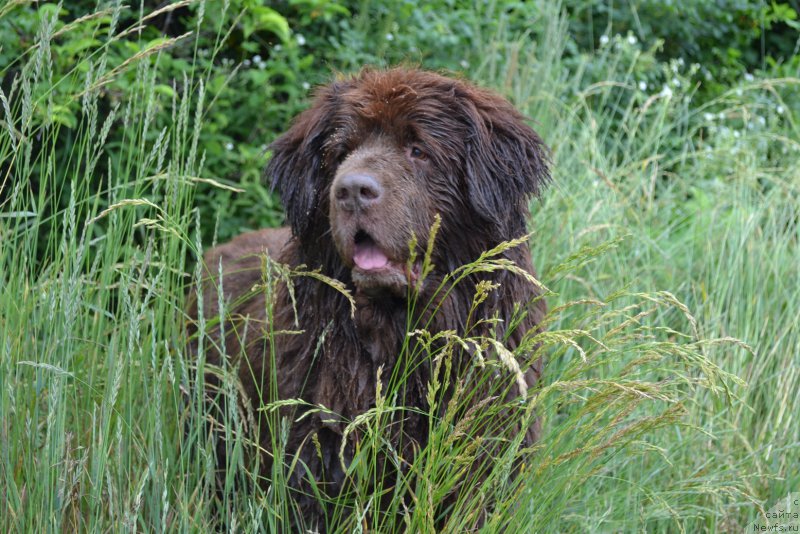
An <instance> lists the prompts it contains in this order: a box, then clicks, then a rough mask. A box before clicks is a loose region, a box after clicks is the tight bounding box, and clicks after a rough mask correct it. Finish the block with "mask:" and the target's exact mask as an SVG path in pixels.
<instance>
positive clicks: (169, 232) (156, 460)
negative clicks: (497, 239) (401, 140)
mask: <svg viewBox="0 0 800 534" xmlns="http://www.w3.org/2000/svg"><path fill="white" fill-rule="evenodd" d="M487 9H489V10H491V9H492V8H491V7H490V8H487ZM485 15H486V16H495V15H497V13H493V12H491V11H490V12H487V13H486V14H485ZM536 24H537V28H540V29H539V30H537V32H538V33H537V37H538V39H537V40H536V41H535V42H532V41H531V40H530V39H523V38H521V37H520V36H515V35H508V34H507V33H506V32H505V30H504V29H503V28H504V27H503V25H502V24H500V25H499V30H498V31H497V33H496V34H494V35H490V36H484V37H483V38H482V39H483V40H482V41H481V42H478V43H476V44H475V49H476V50H479V51H481V54H480V55H479V56H477V57H480V58H483V61H481V62H474V65H475V66H474V69H473V72H472V73H471V77H472V78H473V79H474V80H476V81H478V82H481V83H483V84H486V85H488V86H492V87H495V88H497V89H498V90H499V91H501V92H503V93H504V94H506V95H508V96H509V97H510V98H511V99H512V100H513V101H514V102H515V103H516V104H517V105H518V106H519V107H520V108H521V109H522V110H523V111H525V112H526V113H527V114H528V115H530V116H532V117H534V118H535V119H536V121H537V123H538V124H537V130H538V131H539V132H540V133H541V134H542V136H543V137H544V139H545V140H546V141H547V142H548V144H549V145H550V146H551V147H552V149H553V162H554V185H553V187H552V188H551V189H550V190H549V191H547V192H546V194H545V198H544V199H543V200H542V201H535V202H533V203H532V205H531V209H532V221H533V222H532V229H533V230H534V235H533V237H532V238H531V246H532V250H533V254H534V259H535V264H536V265H537V267H538V268H539V274H540V279H541V280H542V282H543V283H544V284H545V285H546V286H547V287H548V288H549V289H550V290H551V291H552V292H553V294H551V295H549V296H548V303H549V305H550V308H551V313H550V315H549V316H548V320H547V321H548V323H547V326H548V329H547V331H546V332H545V333H543V334H541V335H540V336H539V337H538V338H536V339H534V340H531V341H532V342H533V341H536V342H540V343H542V345H543V348H542V350H543V351H544V353H545V354H546V356H547V359H548V363H547V367H546V369H545V379H544V381H543V383H542V385H541V389H539V390H538V395H537V396H536V397H534V398H533V400H530V401H529V402H528V403H527V404H526V405H524V406H523V407H522V408H524V409H521V408H519V407H518V408H517V409H516V412H518V413H519V417H521V418H525V417H530V416H531V410H532V409H533V408H535V409H536V410H537V411H538V413H539V414H541V415H542V416H543V419H544V435H543V438H542V440H541V441H540V442H539V443H538V444H537V445H536V446H535V447H534V448H533V449H532V450H530V451H518V450H517V445H518V444H517V445H515V444H514V443H511V444H509V445H508V446H507V447H504V448H503V451H502V453H501V454H498V458H497V459H496V460H497V461H496V462H494V463H492V464H490V465H489V466H488V469H489V475H488V478H487V481H486V482H484V483H483V484H481V485H480V487H478V484H477V482H476V481H474V480H471V479H470V478H469V476H468V475H465V474H464V473H463V470H462V467H463V466H464V465H465V464H466V463H469V462H470V461H471V459H472V458H476V457H477V456H475V455H476V452H475V450H474V447H471V446H470V443H469V440H457V439H454V436H456V437H457V436H458V435H460V434H458V432H463V434H464V435H468V434H469V432H470V430H471V429H474V428H475V426H474V425H480V424H481V422H482V421H483V422H485V421H486V420H490V419H491V418H492V416H493V415H496V414H497V413H499V411H500V410H508V409H511V408H510V407H509V406H502V405H501V404H502V403H494V404H489V405H487V406H485V410H484V411H483V412H482V413H481V414H480V416H479V417H475V418H473V419H468V420H467V421H466V422H464V423H462V426H461V427H459V426H458V425H459V423H454V424H455V425H456V426H455V427H453V426H451V425H450V424H449V423H450V422H449V421H448V420H447V418H446V417H445V420H444V421H442V422H441V423H440V424H438V425H436V426H435V427H434V428H433V429H432V431H431V442H430V445H429V447H428V448H427V449H426V450H424V451H423V452H422V454H421V455H420V457H419V459H418V460H417V461H416V462H415V464H414V466H413V468H412V470H411V473H412V476H408V477H407V478H406V479H404V480H403V481H402V483H401V484H397V485H394V486H392V487H388V486H387V488H386V489H387V491H393V492H394V493H393V495H392V503H393V506H394V507H395V508H394V509H395V510H397V512H398V513H397V514H396V515H392V516H375V515H373V514H372V512H371V510H373V506H374V503H372V502H371V500H370V499H371V496H372V493H373V489H371V488H370V483H371V482H373V481H374V479H375V457H376V456H375V454H376V451H378V450H386V444H385V442H384V441H383V440H382V439H381V438H382V437H383V434H382V429H383V428H385V426H386V421H388V420H390V419H391V418H392V417H393V416H394V414H395V412H396V411H397V410H398V409H399V408H398V407H396V406H394V405H393V404H392V402H393V401H392V396H391V395H390V394H387V392H383V393H384V394H383V396H381V399H382V402H381V403H379V405H378V406H377V407H376V409H375V410H374V411H372V412H370V413H368V414H366V415H365V416H364V417H363V418H362V419H361V420H359V421H357V422H354V428H355V425H357V426H358V427H359V429H360V431H361V432H363V435H364V436H365V440H364V444H363V447H362V449H361V450H360V451H359V460H361V461H358V462H354V463H353V467H352V470H351V476H352V477H353V479H354V480H355V483H354V486H355V488H356V491H355V492H354V495H353V496H350V497H348V498H347V499H342V501H341V502H338V503H330V508H331V521H332V523H331V525H330V526H331V527H332V528H341V529H346V530H348V531H349V530H359V529H361V528H367V529H369V530H379V531H395V530H397V531H402V530H404V529H408V530H410V531H430V530H431V528H432V525H433V523H434V522H435V520H436V518H435V516H434V514H435V513H436V510H435V506H434V503H435V502H436V500H437V499H439V498H440V497H441V496H442V495H445V494H447V493H448V492H450V491H451V489H452V488H453V487H454V486H455V485H459V484H460V485H461V487H462V491H460V492H459V498H458V499H457V500H456V503H455V507H456V510H457V513H453V514H452V515H451V517H450V519H449V521H448V522H446V524H445V530H446V531H450V532H459V531H462V530H463V529H464V528H465V527H467V526H469V524H470V522H471V521H473V519H474V518H473V517H472V516H470V513H471V512H473V511H475V510H476V509H479V508H481V507H484V506H486V505H487V503H488V504H491V506H492V509H493V510H494V512H493V513H492V515H490V516H489V518H488V520H487V523H486V526H485V530H486V531H487V532H507V531H510V530H511V529H516V530H519V531H526V532H527V531H554V532H558V531H566V530H568V529H576V530H579V531H637V530H643V529H644V530H649V531H650V530H652V531H689V532H693V531H698V530H707V531H712V532H716V531H728V530H737V529H739V528H744V527H745V526H746V525H747V524H748V523H749V522H750V521H752V520H754V519H755V518H756V514H757V512H758V510H759V506H761V505H763V506H764V508H768V507H770V506H771V505H772V503H773V502H774V501H775V500H777V499H778V498H781V497H784V496H785V495H786V494H788V493H789V492H790V491H796V490H797V489H798V488H800V472H798V470H797V465H798V463H800V424H798V420H797V418H798V414H800V395H798V392H799V391H800V356H798V355H799V354H800V324H798V323H800V319H798V317H800V304H798V303H800V290H799V289H798V283H797V281H798V278H800V276H799V275H800V273H799V272H798V269H799V268H798V266H800V249H799V248H798V237H800V230H799V228H800V226H799V225H798V220H799V219H800V209H799V208H800V204H799V203H798V199H799V198H800V196H799V195H800V191H798V188H799V186H800V174H798V172H799V171H798V169H800V132H799V131H798V125H797V124H796V122H795V119H794V118H793V117H792V116H791V115H790V113H789V112H788V111H786V110H788V109H789V107H788V106H786V105H783V106H782V108H783V111H782V112H781V110H780V109H779V106H781V104H782V102H781V100H780V99H781V95H782V94H783V92H782V91H783V89H784V88H786V87H787V86H796V85H797V84H798V83H800V80H796V79H781V80H769V79H755V80H753V81H750V82H743V84H742V85H741V86H740V87H737V88H732V89H731V91H730V92H729V93H726V94H724V95H722V96H720V97H719V98H718V99H716V100H714V101H712V102H708V103H704V104H697V103H695V102H694V101H693V99H692V91H691V89H686V88H687V87H691V86H689V85H687V84H683V85H682V86H681V87H680V88H679V87H673V88H672V91H671V93H670V94H668V93H667V92H659V91H653V90H651V91H649V92H647V93H646V92H643V91H641V90H640V89H639V88H638V86H637V80H636V77H635V75H634V74H633V73H634V72H635V71H636V66H637V62H639V61H645V60H646V59H647V58H646V57H644V56H640V55H637V54H629V53H627V52H626V50H624V48H615V47H613V46H609V47H606V48H603V49H600V50H598V51H597V52H596V53H594V54H592V55H591V56H588V57H583V58H581V57H577V58H576V57H574V56H572V55H570V54H568V53H566V52H565V51H564V49H565V42H566V39H565V35H564V33H563V32H564V27H565V25H564V20H563V18H562V16H561V15H560V14H559V12H558V10H557V9H556V8H552V9H551V11H548V12H546V13H545V14H544V18H543V20H541V21H537V22H536ZM48 35H49V34H48V32H47V31H46V30H43V31H42V35H41V39H40V41H39V43H37V44H36V45H34V46H32V47H31V49H30V51H29V52H28V53H27V54H26V55H24V56H23V57H21V58H20V59H19V60H18V62H16V63H15V64H14V65H12V66H10V67H8V68H7V69H11V68H14V69H18V70H17V80H18V81H17V82H16V83H15V84H14V85H13V89H12V90H11V91H7V92H5V93H3V95H2V98H0V101H1V102H2V110H1V111H0V126H2V128H0V162H2V163H0V172H2V175H0V496H2V500H0V530H2V531H4V532H41V531H59V530H60V531H73V530H80V531H107V530H110V531H117V530H122V529H126V530H137V531H139V530H142V531H205V530H208V529H209V528H211V527H212V526H213V525H214V524H215V522H216V521H221V522H222V523H223V524H224V528H225V530H232V531H236V530H245V531H250V530H253V531H256V530H259V529H261V530H265V531H274V530H275V529H277V528H280V525H281V523H280V521H281V517H282V516H286V515H287V514H288V515H291V514H292V513H293V512H292V509H291V506H290V504H289V503H288V501H287V499H286V488H285V485H283V484H282V483H281V481H282V480H284V478H283V477H285V474H286V473H285V471H284V470H283V469H276V470H275V473H274V480H273V482H274V483H273V484H272V485H271V486H270V487H269V488H267V489H265V490H262V489H258V488H256V487H253V488H251V489H250V491H243V489H238V490H234V489H232V488H229V490H228V491H226V492H225V494H224V495H223V503H222V505H221V507H220V506H218V505H215V504H214V499H215V498H216V494H215V490H214V477H213V475H212V469H213V465H212V454H211V443H209V442H208V441H207V440H206V439H205V438H204V436H203V432H201V430H202V420H203V417H204V414H203V410H204V408H203V407H202V404H201V403H199V402H190V403H189V405H188V407H186V406H185V405H184V400H183V398H184V397H183V392H182V391H192V393H190V395H193V397H192V398H194V399H199V395H198V392H197V391H196V390H193V389H192V384H193V383H194V381H195V376H196V373H197V372H198V370H197V365H196V364H197V362H195V361H190V360H189V359H188V358H187V355H186V353H185V346H184V343H185V338H184V334H183V330H182V328H183V326H182V324H183V318H184V317H183V311H182V310H183V307H184V300H185V292H186V290H187V288H188V287H189V284H190V283H191V281H192V280H193V279H194V278H195V274H194V270H193V269H194V268H193V265H194V262H195V259H196V258H197V257H198V255H199V254H200V250H201V248H202V246H201V243H200V238H199V237H198V236H199V235H200V231H199V229H200V227H201V225H214V224H216V223H215V222H214V215H213V214H209V213H199V212H198V211H197V210H196V209H195V208H193V206H194V201H193V199H194V196H195V190H196V188H197V187H198V186H199V185H200V184H202V185H204V186H206V187H212V186H209V185H208V184H207V183H203V182H200V181H198V178H216V177H215V176H214V175H213V169H205V168H204V165H203V155H202V154H198V151H197V148H196V146H197V145H196V143H197V141H196V139H197V135H198V134H199V132H200V131H201V129H202V127H203V117H204V113H205V112H207V110H208V108H209V106H213V102H210V99H207V98H205V96H204V92H205V89H204V88H205V87H208V80H206V79H204V76H206V74H205V73H203V72H194V71H190V72H187V77H186V79H185V80H184V81H182V82H180V83H178V86H177V91H176V94H175V96H174V98H170V97H167V96H164V95H163V94H159V93H158V92H157V91H156V90H155V87H154V85H153V83H152V81H151V76H152V73H153V62H154V61H156V58H157V55H158V52H157V51H153V52H152V53H150V54H147V55H146V56H145V57H143V58H140V59H138V60H137V61H135V62H133V63H132V64H130V65H127V66H126V68H130V69H136V72H137V76H136V83H135V84H134V85H133V86H131V87H130V88H129V92H128V93H126V94H124V95H122V96H121V97H120V100H119V106H118V107H113V108H112V109H111V110H109V109H108V108H107V106H104V105H103V106H101V105H100V103H101V98H100V97H101V93H100V90H101V88H100V87H95V86H97V85H98V82H100V81H102V80H103V77H104V76H107V75H109V74H110V73H112V72H114V69H115V68H118V67H119V65H112V64H106V63H105V62H104V60H103V58H104V57H105V56H104V54H105V50H106V49H105V47H104V45H102V44H100V45H97V46H96V47H94V48H90V49H88V50H87V60H88V61H91V64H92V65H93V69H92V71H91V73H90V76H91V78H90V79H89V81H88V82H86V83H84V80H85V79H86V78H85V77H86V74H85V72H83V70H82V69H78V68H76V69H75V70H74V71H72V72H70V73H69V74H68V79H66V80H59V79H53V78H52V73H51V72H50V71H49V70H48V65H49V63H48V58H49V56H48V53H49V52H48V51H49V47H48V40H49V37H48ZM112 35H113V33H112ZM189 38H190V39H191V37H189ZM103 39H105V37H103ZM112 39H113V37H112ZM101 41H102V39H101ZM5 72H9V71H8V70H6V71H4V73H5ZM59 83H72V84H74V85H76V86H77V87H79V88H80V89H79V90H78V91H76V97H78V95H77V94H78V93H83V94H82V95H80V98H82V99H83V104H82V115H81V117H80V118H79V120H78V123H77V124H76V125H75V126H74V127H73V128H71V129H70V130H69V131H67V129H66V127H65V126H60V125H59V124H60V123H58V122H50V123H48V122H46V121H45V122H44V123H42V122H41V120H38V119H37V117H42V116H47V113H54V111H53V109H52V106H53V103H52V102H50V99H49V95H50V94H51V93H50V90H49V88H51V87H53V85H54V84H59ZM84 88H85V89H84ZM4 90H6V89H5V88H4ZM48 106H49V111H48ZM157 106H159V107H165V108H168V109H171V110H172V117H173V120H172V121H170V122H169V124H166V125H155V124H153V121H152V118H153V116H154V109H155V107H157ZM42 114H44V115H42ZM759 117H762V118H763V124H762V122H761V120H760V119H759ZM106 124H108V125H109V126H110V125H112V124H113V125H115V126H116V127H119V126H122V127H123V129H122V131H123V132H124V135H123V136H122V138H121V142H119V143H117V144H115V145H114V146H109V145H108V143H107V141H106V139H105V135H104V131H106V129H105V127H104V125H106ZM749 124H752V126H750V127H748V125H749ZM734 132H738V133H734ZM64 139H69V140H70V145H69V146H70V149H69V150H68V151H67V152H66V155H64V154H65V153H64V152H62V151H57V150H56V148H57V147H60V146H61V145H60V143H63V142H64ZM112 153H113V154H114V157H110V156H109V154H112ZM98 173H100V174H101V175H102V177H103V179H102V184H103V185H102V187H101V188H99V189H97V188H94V187H91V186H90V185H89V184H90V183H94V182H92V181H90V180H89V177H90V176H96V175H97V174H98ZM220 187H223V186H221V185H220ZM239 202H245V203H246V202H247V201H246V200H245V201H241V200H240V201H239ZM258 202H259V199H253V200H252V201H251V202H250V205H251V206H257V205H258ZM514 237H516V236H514ZM207 245H208V244H207V243H206V246H207ZM434 334H435V333H434ZM420 335H423V334H420ZM451 342H452V343H457V342H458V340H457V339H456V338H453V339H452V340H451ZM487 355H489V353H487ZM487 359H488V361H489V364H490V365H491V364H492V363H493V359H492V358H491V357H488V358H487ZM494 365H498V364H497V362H494ZM201 369H202V365H201ZM499 369H501V371H502V370H503V367H502V366H500V367H499ZM226 387H234V384H232V383H230V382H228V383H227V384H226ZM389 393H391V392H389ZM467 396H468V393H467ZM458 408H459V407H458V405H457V404H454V405H453V407H452V410H453V412H452V413H455V412H457V411H458ZM445 413H446V414H447V413H450V412H448V411H447V410H445ZM228 415H229V417H228V421H227V422H228V423H229V426H230V428H231V431H232V432H233V431H234V430H235V423H236V421H235V418H236V417H239V416H240V414H236V413H230V414H228ZM275 424H276V425H277V426H280V425H285V424H287V423H286V422H285V421H280V420H279V419H276V420H275ZM471 425H473V426H471ZM184 428H189V429H190V432H189V433H188V434H187V435H185V434H184ZM454 428H455V429H456V430H458V432H454ZM279 438H280V437H279V436H278V438H277V439H279ZM231 443H232V445H231V446H233V447H242V446H245V445H246V443H245V442H244V440H242V439H238V440H232V442H231ZM240 453H241V450H239V449H237V454H240ZM520 458H522V459H524V460H523V461H524V466H523V467H521V474H520V475H519V476H516V477H512V476H510V473H511V470H512V469H511V466H512V465H514V463H515V461H516V460H519V459H520ZM515 459H516V460H515ZM287 461H291V459H287ZM229 471H230V474H235V473H238V472H240V471H241V467H240V466H239V465H231V466H230V467H229ZM246 480H248V482H246V484H247V485H250V484H252V480H251V479H249V478H246ZM478 490H480V491H478ZM409 494H412V495H414V497H415V500H414V501H413V502H414V503H415V505H414V506H413V507H411V508H410V509H408V510H406V509H405V508H403V503H404V502H407V501H404V499H405V498H406V497H407V496H408V495H409ZM353 509H355V510H356V513H355V514H353V513H351V512H352V510H353Z"/></svg>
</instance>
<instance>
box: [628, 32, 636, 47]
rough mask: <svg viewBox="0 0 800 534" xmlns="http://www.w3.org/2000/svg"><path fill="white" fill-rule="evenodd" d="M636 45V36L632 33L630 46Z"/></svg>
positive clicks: (629, 36)
mask: <svg viewBox="0 0 800 534" xmlns="http://www.w3.org/2000/svg"><path fill="white" fill-rule="evenodd" d="M636 43H637V39H636V36H635V35H633V34H632V33H629V34H628V44H632V45H635V44H636Z"/></svg>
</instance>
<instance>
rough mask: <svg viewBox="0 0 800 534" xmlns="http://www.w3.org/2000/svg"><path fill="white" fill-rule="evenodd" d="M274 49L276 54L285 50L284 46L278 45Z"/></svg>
mask: <svg viewBox="0 0 800 534" xmlns="http://www.w3.org/2000/svg"><path fill="white" fill-rule="evenodd" d="M272 49H273V50H275V51H276V52H280V51H281V50H283V45H280V44H276V45H275V46H273V47H272Z"/></svg>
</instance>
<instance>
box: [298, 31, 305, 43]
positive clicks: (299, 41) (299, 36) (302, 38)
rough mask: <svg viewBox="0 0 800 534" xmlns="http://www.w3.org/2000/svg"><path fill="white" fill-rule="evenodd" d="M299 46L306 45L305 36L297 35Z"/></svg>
mask: <svg viewBox="0 0 800 534" xmlns="http://www.w3.org/2000/svg"><path fill="white" fill-rule="evenodd" d="M297 44H299V45H300V46H303V45H304V44H306V38H305V37H303V34H301V33H298V34H297Z"/></svg>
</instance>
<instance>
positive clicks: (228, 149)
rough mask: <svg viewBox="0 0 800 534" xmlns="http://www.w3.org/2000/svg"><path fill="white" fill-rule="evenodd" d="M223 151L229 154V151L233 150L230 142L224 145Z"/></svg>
mask: <svg viewBox="0 0 800 534" xmlns="http://www.w3.org/2000/svg"><path fill="white" fill-rule="evenodd" d="M225 150H227V151H228V152H230V151H231V150H233V143H231V142H230V141H228V142H227V143H225Z"/></svg>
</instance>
